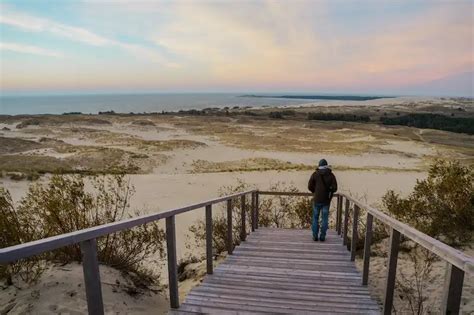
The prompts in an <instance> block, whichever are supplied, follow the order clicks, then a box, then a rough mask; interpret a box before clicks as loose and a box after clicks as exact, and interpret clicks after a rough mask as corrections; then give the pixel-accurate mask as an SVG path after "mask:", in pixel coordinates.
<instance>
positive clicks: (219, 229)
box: [189, 181, 251, 256]
mask: <svg viewBox="0 0 474 315" xmlns="http://www.w3.org/2000/svg"><path fill="white" fill-rule="evenodd" d="M249 189H250V185H249V184H247V183H245V182H243V181H239V182H238V183H237V185H235V186H223V187H221V188H220V189H219V195H220V196H226V195H231V194H235V193H238V192H241V191H245V190H249ZM226 209H227V205H226V204H223V205H222V208H221V209H217V211H216V210H215V208H214V209H213V216H212V246H213V253H214V255H216V256H217V255H219V254H221V253H223V252H225V251H227V210H226ZM241 209H242V202H241V199H240V198H236V199H234V200H232V241H233V246H237V245H239V244H240V231H241V228H242V221H241ZM245 209H246V212H245V213H246V227H247V228H249V227H250V223H251V217H250V200H249V197H247V198H246V203H245ZM189 231H190V232H191V233H192V234H193V235H194V241H195V243H196V245H197V246H201V247H204V246H205V244H206V222H205V221H204V220H202V219H200V220H197V221H196V222H195V223H194V224H193V225H192V226H191V227H190V228H189Z"/></svg>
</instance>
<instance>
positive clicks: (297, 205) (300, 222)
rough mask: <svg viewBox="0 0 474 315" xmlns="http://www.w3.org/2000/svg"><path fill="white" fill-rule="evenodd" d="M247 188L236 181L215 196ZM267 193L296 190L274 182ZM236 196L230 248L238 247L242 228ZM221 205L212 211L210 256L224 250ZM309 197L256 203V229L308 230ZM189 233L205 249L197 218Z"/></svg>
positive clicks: (224, 219)
mask: <svg viewBox="0 0 474 315" xmlns="http://www.w3.org/2000/svg"><path fill="white" fill-rule="evenodd" d="M250 189H251V186H250V185H249V184H247V183H245V182H243V181H239V182H238V184H237V185H234V186H224V187H222V188H221V189H220V190H219V195H221V196H226V195H231V194H234V193H238V192H241V191H245V190H250ZM268 190H269V191H293V192H296V191H298V190H297V188H296V187H294V186H293V185H288V184H285V183H281V182H280V183H277V184H274V185H272V186H271V187H270V188H269V189H268ZM250 206H251V199H250V196H247V197H246V205H245V209H246V223H245V224H246V227H247V233H248V232H249V231H250V229H251V208H250ZM241 207H242V202H241V199H240V197H239V198H236V199H234V200H233V201H232V213H233V215H232V236H233V246H237V245H239V244H240V241H241V239H240V231H241V227H242V221H241V218H242V217H241V209H242V208H241ZM226 209H227V208H226V204H225V203H224V204H223V206H222V208H221V209H217V211H216V210H214V212H213V218H212V232H213V233H212V234H213V235H212V245H213V253H214V255H219V254H221V253H223V252H225V251H227V212H226ZM311 213H312V209H311V198H307V197H300V196H274V197H270V196H266V197H265V198H261V199H260V201H259V226H263V227H279V228H308V227H309V226H311V219H312V218H311ZM189 231H190V232H191V234H193V236H194V240H195V242H196V245H197V246H201V247H203V246H205V242H206V224H205V221H204V220H202V219H200V220H197V221H196V222H195V224H193V225H192V226H191V227H190V228H189Z"/></svg>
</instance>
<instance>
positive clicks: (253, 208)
mask: <svg viewBox="0 0 474 315" xmlns="http://www.w3.org/2000/svg"><path fill="white" fill-rule="evenodd" d="M250 218H251V220H252V232H255V192H252V204H251V205H250Z"/></svg>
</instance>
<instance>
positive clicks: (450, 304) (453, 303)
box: [441, 263, 464, 315]
mask: <svg viewBox="0 0 474 315" xmlns="http://www.w3.org/2000/svg"><path fill="white" fill-rule="evenodd" d="M463 283H464V271H462V270H461V269H459V268H458V267H456V266H454V265H451V264H449V263H448V266H447V268H446V279H445V286H444V292H443V303H442V307H441V310H442V311H443V313H444V314H449V315H451V314H459V313H460V311H461V307H460V306H461V297H462V287H463Z"/></svg>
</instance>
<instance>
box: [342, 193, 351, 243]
mask: <svg viewBox="0 0 474 315" xmlns="http://www.w3.org/2000/svg"><path fill="white" fill-rule="evenodd" d="M349 207H350V202H349V199H347V198H346V209H345V210H344V228H343V230H342V244H343V245H347V230H348V225H349Z"/></svg>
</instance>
